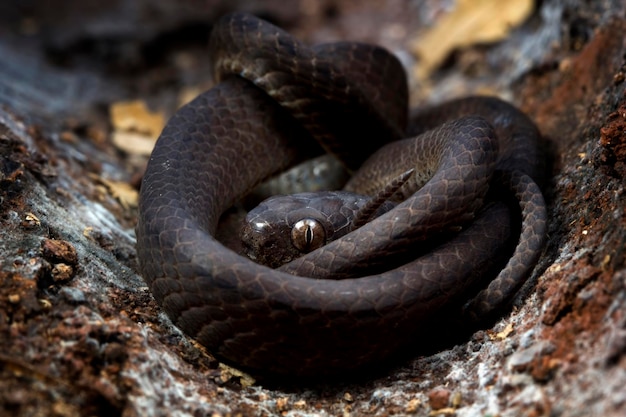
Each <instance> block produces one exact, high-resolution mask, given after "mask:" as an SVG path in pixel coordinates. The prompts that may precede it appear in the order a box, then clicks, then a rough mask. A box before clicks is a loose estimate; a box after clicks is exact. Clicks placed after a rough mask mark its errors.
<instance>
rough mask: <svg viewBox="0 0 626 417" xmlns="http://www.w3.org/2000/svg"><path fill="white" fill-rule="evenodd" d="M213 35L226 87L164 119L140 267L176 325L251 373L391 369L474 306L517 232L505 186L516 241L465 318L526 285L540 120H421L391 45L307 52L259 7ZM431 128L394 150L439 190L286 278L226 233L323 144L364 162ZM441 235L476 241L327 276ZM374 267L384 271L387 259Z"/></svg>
mask: <svg viewBox="0 0 626 417" xmlns="http://www.w3.org/2000/svg"><path fill="white" fill-rule="evenodd" d="M210 43H211V45H210V50H211V56H212V60H213V62H214V64H215V68H216V70H215V77H216V78H217V80H218V81H220V82H219V83H218V84H217V85H216V86H215V87H214V88H213V89H211V90H210V91H207V92H205V93H203V94H201V95H200V96H198V97H197V98H196V99H195V100H193V101H192V102H191V103H189V104H187V105H186V106H184V107H183V108H181V109H180V110H179V111H178V112H177V113H176V114H175V115H174V116H173V117H172V118H171V120H170V121H169V122H168V123H167V125H166V127H165V129H164V130H163V132H162V134H161V136H160V138H159V140H158V142H157V144H156V146H155V148H154V151H153V153H152V156H151V158H150V161H149V163H148V167H147V170H146V173H145V176H144V179H143V183H142V186H141V196H140V206H139V222H138V225H137V253H138V258H139V263H140V270H141V273H142V275H143V277H144V279H145V280H146V282H147V283H148V285H149V286H150V289H151V291H152V293H153V294H154V297H155V298H156V300H157V301H158V302H159V303H160V305H161V306H162V307H163V309H164V311H165V312H166V313H167V314H168V315H169V317H170V318H171V319H172V321H173V322H174V324H176V326H178V327H179V328H181V329H182V330H183V331H184V332H185V333H187V334H189V335H190V336H192V337H194V338H195V339H196V340H198V341H199V342H200V343H201V344H203V345H204V346H206V347H207V348H208V349H209V351H210V352H212V353H213V354H215V355H216V356H217V357H218V358H220V359H222V360H225V361H227V362H230V363H234V364H236V365H238V366H241V367H243V368H245V369H250V370H253V371H259V372H269V373H277V374H294V375H323V374H332V373H337V372H345V371H349V370H354V369H360V368H363V367H365V366H367V365H369V364H372V363H376V362H378V361H381V360H383V359H385V358H387V357H389V356H390V355H391V354H392V353H394V352H396V351H397V350H398V349H399V348H401V347H403V346H405V345H406V344H407V343H414V342H415V341H416V339H418V337H419V334H416V332H417V330H416V329H418V328H419V325H420V323H423V322H425V321H427V320H429V319H431V317H433V314H434V313H435V312H437V311H438V310H440V309H441V308H442V307H444V306H446V305H448V303H450V302H451V301H453V300H459V299H461V301H462V300H463V298H465V297H468V295H464V294H463V292H464V291H465V290H467V289H468V288H470V287H472V285H475V283H476V282H477V280H478V279H479V278H480V275H481V274H482V273H483V272H484V271H485V269H486V268H487V267H488V266H489V265H490V264H491V262H492V260H493V258H494V256H495V254H497V253H498V251H500V250H501V248H502V246H503V244H504V242H506V241H507V239H509V236H510V235H511V234H513V235H515V229H516V228H517V229H519V226H515V225H512V220H511V215H510V214H509V213H510V211H509V209H508V208H507V207H506V205H504V204H502V203H491V204H487V205H485V203H484V202H485V198H486V197H485V196H486V195H487V191H488V189H489V188H490V187H491V189H492V190H493V189H494V188H498V189H499V190H500V193H501V194H507V193H508V194H511V195H514V196H515V197H514V198H515V199H517V201H518V202H519V209H520V212H521V220H522V226H521V229H520V230H521V231H520V232H519V242H518V244H517V247H516V248H515V251H514V253H513V255H512V256H511V258H510V259H509V261H508V263H507V264H506V266H505V267H504V269H502V271H501V272H500V273H499V275H498V276H497V277H496V278H495V279H493V280H492V281H491V282H490V283H489V285H488V286H487V287H486V288H484V289H483V290H482V291H480V292H479V293H478V294H477V295H476V292H474V295H475V296H474V297H473V298H472V299H471V301H469V302H467V303H466V304H465V308H464V310H463V311H465V313H466V314H467V315H471V316H475V317H478V318H480V317H482V316H483V315H484V314H486V313H489V312H491V311H492V310H494V309H496V308H499V307H501V306H502V305H503V304H506V302H507V301H509V300H510V299H511V297H512V295H513V294H515V293H516V292H517V290H518V289H519V288H520V286H521V284H522V283H523V282H524V280H525V278H526V276H527V275H528V272H529V270H530V269H531V268H532V267H533V265H534V263H535V262H536V260H537V257H538V254H539V251H540V249H541V246H542V244H543V239H544V235H545V227H546V211H545V204H544V201H543V197H542V195H541V192H540V190H539V188H538V187H537V185H536V184H535V182H534V181H533V179H532V178H533V177H534V178H539V177H540V176H541V163H540V160H541V158H540V154H539V151H538V149H537V148H538V140H539V134H538V132H537V130H536V128H535V127H534V125H533V123H532V122H531V121H530V120H529V119H528V118H527V117H526V116H525V115H523V114H522V113H521V112H520V111H518V110H517V109H516V108H514V107H513V106H511V105H509V104H507V103H505V102H502V101H500V100H498V99H495V98H484V97H483V98H481V97H476V98H468V99H461V100H457V101H453V102H449V103H446V104H443V105H441V106H438V107H435V108H433V109H431V110H426V111H425V112H422V113H420V114H419V115H418V116H416V118H414V120H416V121H417V123H416V122H414V123H413V124H412V125H411V126H409V127H406V125H407V119H408V118H407V96H408V93H407V88H406V79H405V75H404V71H403V69H402V67H401V66H400V64H399V63H398V61H397V60H396V59H395V58H393V57H392V56H391V55H390V54H389V53H387V52H386V51H385V50H383V49H382V48H379V47H374V46H369V45H361V44H354V43H338V44H332V45H323V46H319V47H313V48H308V47H306V46H304V45H303V44H301V43H299V42H298V41H296V40H295V39H293V38H292V37H291V36H290V35H288V34H287V33H285V32H283V31H282V30H280V29H278V28H276V27H274V26H272V25H270V24H269V23H267V22H264V21H262V20H259V19H257V18H254V17H253V16H250V15H245V14H234V15H230V16H227V17H224V18H222V19H221V20H220V21H219V22H218V23H217V24H216V25H215V27H214V29H213V32H212V35H211V42H210ZM279 103H280V104H279ZM479 116H480V117H479ZM423 132H426V133H424V134H423V135H421V136H420V138H421V139H417V140H415V141H414V142H411V143H413V144H409V145H403V146H408V148H406V147H405V148H402V150H399V151H395V153H394V151H393V149H392V150H391V151H389V154H388V155H387V154H383V155H382V156H381V158H382V159H383V160H384V159H385V158H387V159H390V158H391V160H392V161H393V162H392V164H391V165H393V166H394V168H395V166H397V167H398V168H397V169H398V170H402V169H404V167H405V166H407V164H408V166H415V164H416V162H415V159H414V158H418V161H424V163H425V164H426V166H427V170H433V171H434V172H433V177H432V179H431V180H430V181H428V182H426V184H425V185H424V186H423V187H422V188H421V189H420V190H419V191H417V192H415V193H414V194H411V195H409V196H408V198H407V199H406V200H405V201H404V202H402V203H401V204H399V205H398V206H397V207H396V208H394V209H393V210H391V211H389V212H388V213H386V214H384V215H382V216H381V217H379V218H377V219H375V220H373V221H372V222H370V223H367V224H365V225H364V226H362V227H361V228H359V229H357V230H355V231H353V232H351V233H349V234H348V235H346V236H344V237H342V238H340V239H339V240H336V241H334V242H332V243H330V244H328V245H326V246H324V247H322V248H320V249H318V250H316V251H313V252H311V253H309V254H307V255H305V256H303V257H301V258H298V259H296V260H295V261H292V262H291V263H288V264H286V265H284V266H283V267H282V268H281V270H274V269H271V268H268V267H266V266H262V265H259V264H256V263H254V262H252V261H251V260H249V259H247V258H245V257H242V256H240V255H238V254H236V253H234V252H232V251H231V250H229V249H227V248H226V247H225V246H223V245H222V244H221V243H220V242H219V241H217V240H216V239H215V238H214V237H213V236H214V234H215V231H216V228H217V226H218V222H219V219H220V216H221V215H222V213H223V212H224V211H226V209H228V208H229V207H230V206H232V205H233V203H235V202H236V201H237V200H238V199H239V198H241V197H242V196H243V195H245V194H246V193H247V192H248V191H249V190H250V189H251V188H252V187H253V186H254V185H256V184H258V183H259V182H260V181H262V180H264V179H266V178H268V177H269V176H271V175H273V174H275V173H277V172H280V171H281V170H283V169H285V168H286V167H288V166H291V165H293V164H294V163H295V162H297V161H299V160H301V159H303V157H305V156H306V155H307V154H309V153H310V152H316V151H317V152H319V145H317V144H316V142H315V141H314V140H312V139H311V138H315V139H316V140H318V141H320V143H322V144H323V146H324V147H325V148H326V149H327V150H329V151H331V152H333V153H335V154H337V155H338V156H339V157H340V158H342V159H343V160H344V162H345V164H346V165H347V166H348V167H349V168H351V169H355V168H357V167H359V166H360V165H362V164H363V161H364V160H365V159H366V158H367V157H368V156H369V155H370V154H372V153H373V152H374V151H375V150H376V149H377V148H379V147H380V146H381V145H382V144H384V143H389V142H392V144H391V145H390V146H391V147H392V148H393V147H394V146H395V145H394V144H395V143H396V142H394V141H397V140H398V139H400V138H401V137H403V136H406V137H410V136H415V135H417V134H421V133H423ZM406 149H409V151H407V150H406ZM411 149H412V150H411ZM384 152H387V151H384ZM419 152H425V154H423V155H425V156H419V155H418V153H419ZM386 155H387V156H386ZM389 155H390V156H389ZM419 158H421V159H419ZM367 164H370V162H367V163H366V165H367ZM411 164H412V165H411ZM368 169H369V168H368ZM372 169H373V170H374V172H375V171H376V168H375V167H374V168H372ZM379 170H380V169H379ZM394 172H395V171H394ZM394 172H391V173H390V176H391V177H392V178H393V177H394V176H395V175H396V174H395V173H394ZM369 176H380V173H377V174H372V175H370V174H367V173H366V174H364V175H361V178H362V179H363V183H367V181H369V180H368V178H369ZM359 181H360V180H359ZM359 181H357V182H359ZM359 187H361V186H357V187H355V188H359ZM492 194H497V193H492ZM442 228H443V229H444V230H459V229H460V230H461V232H459V233H456V234H455V235H454V236H452V237H451V238H449V239H448V240H445V241H443V242H439V243H437V244H436V246H435V247H434V248H433V249H432V250H431V251H429V252H426V253H425V254H423V255H422V256H421V257H419V258H418V259H417V260H415V261H413V262H410V263H407V264H405V265H401V266H399V267H396V268H394V269H392V270H389V271H385V272H376V273H374V274H372V273H371V272H370V273H368V270H367V268H365V270H363V271H359V272H358V274H361V273H363V274H365V275H367V276H361V277H358V278H346V279H323V278H325V277H327V276H331V277H333V278H342V276H343V275H345V274H346V273H348V272H349V271H350V269H351V265H352V263H353V262H354V261H355V260H356V261H359V260H360V261H363V260H364V261H365V264H366V265H367V264H368V259H369V257H370V256H371V257H372V259H374V258H375V256H374V255H373V253H381V251H382V253H383V254H385V253H386V252H385V251H391V250H392V249H397V248H402V247H403V246H405V245H410V244H413V243H412V242H415V241H416V240H417V241H418V242H419V241H425V242H427V241H426V239H430V238H431V237H433V236H434V235H435V234H436V233H437V232H438V231H439V230H441V229H442ZM372 251H375V252H372ZM376 251H378V252H376ZM376 259H377V260H373V261H372V263H373V264H376V263H380V262H382V261H381V260H380V258H376ZM296 274H297V275H296ZM351 274H353V273H352V272H351ZM311 277H314V278H311Z"/></svg>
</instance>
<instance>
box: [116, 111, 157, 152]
mask: <svg viewBox="0 0 626 417" xmlns="http://www.w3.org/2000/svg"><path fill="white" fill-rule="evenodd" d="M110 112H111V123H112V124H113V129H114V131H113V143H114V144H115V145H116V146H117V147H118V148H120V149H122V150H123V151H125V152H128V153H132V154H140V155H149V154H150V152H151V151H152V148H153V147H154V142H155V141H156V138H157V137H158V136H159V134H160V133H161V131H162V130H163V126H164V125H165V116H164V115H163V113H161V112H153V111H151V110H150V109H148V107H147V106H146V103H145V102H143V101H140V100H137V101H123V102H118V103H114V104H113V105H112V106H111V108H110Z"/></svg>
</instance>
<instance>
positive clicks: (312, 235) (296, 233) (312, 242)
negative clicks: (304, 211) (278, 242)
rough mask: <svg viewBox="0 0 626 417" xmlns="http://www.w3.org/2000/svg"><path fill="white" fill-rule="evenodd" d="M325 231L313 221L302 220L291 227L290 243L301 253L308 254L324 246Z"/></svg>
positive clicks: (319, 224) (318, 223)
mask: <svg viewBox="0 0 626 417" xmlns="http://www.w3.org/2000/svg"><path fill="white" fill-rule="evenodd" d="M325 241H326V230H324V226H322V224H321V223H320V222H318V221H317V220H315V219H303V220H300V221H298V222H296V224H294V225H293V228H292V229H291V242H292V243H293V246H295V247H296V249H298V250H299V251H300V252H302V253H309V252H311V251H313V250H315V249H317V248H320V247H322V246H323V245H324V243H325Z"/></svg>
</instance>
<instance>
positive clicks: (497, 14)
mask: <svg viewBox="0 0 626 417" xmlns="http://www.w3.org/2000/svg"><path fill="white" fill-rule="evenodd" d="M533 3H534V2H533V1H532V0H507V1H501V0H458V2H457V5H456V7H455V9H454V10H453V11H451V12H450V13H448V14H446V15H445V16H443V17H442V18H441V19H440V20H439V21H438V22H437V24H436V25H435V26H433V28H432V29H430V30H429V31H427V32H426V33H424V34H421V35H419V36H418V37H417V38H416V40H415V41H414V42H413V44H412V45H411V49H412V51H413V52H414V53H415V54H416V55H417V56H419V58H420V60H421V70H420V74H419V75H420V76H421V77H426V76H428V74H430V72H431V71H432V70H433V69H434V68H436V67H437V66H438V65H440V64H441V63H442V62H443V60H444V59H445V58H446V57H447V56H448V54H449V53H450V52H451V51H452V50H453V49H455V48H461V47H464V46H468V45H472V44H475V43H484V42H495V41H498V40H500V39H502V38H504V37H506V35H507V34H508V33H509V31H510V30H511V29H512V28H513V27H515V26H517V25H519V24H520V23H522V22H523V21H524V20H525V19H526V18H528V16H529V15H530V14H531V12H532V10H533Z"/></svg>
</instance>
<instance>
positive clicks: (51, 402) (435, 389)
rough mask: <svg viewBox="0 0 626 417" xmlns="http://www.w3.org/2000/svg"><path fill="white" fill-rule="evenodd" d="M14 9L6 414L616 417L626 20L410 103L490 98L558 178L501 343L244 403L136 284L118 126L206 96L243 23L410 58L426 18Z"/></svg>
mask: <svg viewBox="0 0 626 417" xmlns="http://www.w3.org/2000/svg"><path fill="white" fill-rule="evenodd" d="M13 3H15V4H14V5H13V4H6V3H5V4H3V5H2V6H0V7H3V8H5V9H6V10H1V11H2V13H0V104H1V106H0V415H5V414H6V415H23V416H26V415H28V416H31V415H34V416H39V415H41V416H43V415H107V416H109V415H124V416H135V415H137V416H145V415H153V416H158V415H238V414H239V415H274V414H281V413H283V414H289V413H290V412H291V413H292V414H289V415H339V414H346V413H347V414H352V415H376V416H378V415H381V416H382V415H404V414H409V415H419V416H422V415H429V413H430V412H432V411H433V410H438V413H440V414H442V415H446V414H454V415H457V416H482V415H501V416H519V415H527V416H539V415H546V416H547V415H552V416H578V415H580V416H583V415H584V416H596V415H597V416H622V415H625V414H626V391H625V390H624V385H625V384H626V354H625V353H626V266H625V260H626V254H625V247H626V246H625V245H626V215H625V214H624V213H625V211H626V194H625V190H624V184H625V178H626V93H625V92H626V82H625V79H626V58H625V57H626V38H625V36H624V33H626V15H625V13H626V4H624V2H623V1H620V0H613V1H602V2H583V1H580V0H567V1H565V0H562V1H561V0H552V1H544V2H541V4H540V5H539V6H538V9H537V10H536V11H535V13H534V14H533V16H531V18H530V19H528V20H527V21H526V22H525V23H524V24H523V25H522V26H521V27H519V28H518V29H516V30H514V31H512V32H511V33H510V34H509V36H508V37H507V38H506V39H504V40H503V41H501V42H499V43H495V44H490V45H483V46H480V47H477V46H474V47H469V48H465V49H463V50H460V51H457V52H455V53H454V54H453V56H452V57H450V58H449V60H448V61H447V63H446V65H445V66H444V67H440V68H439V70H438V71H437V72H435V73H434V74H432V75H431V77H430V80H431V84H429V85H427V86H426V87H424V85H423V84H422V85H417V84H416V85H415V88H414V98H415V101H416V102H418V101H424V100H431V101H441V100H443V99H445V98H451V97H453V96H460V95H465V94H469V93H472V92H481V91H488V92H490V93H493V94H498V95H501V96H503V97H504V98H508V99H510V100H511V101H513V102H515V103H516V104H518V105H519V106H520V107H521V108H522V109H524V110H525V111H526V112H528V113H529V114H530V115H531V116H532V118H533V119H534V120H535V121H536V122H537V124H538V126H539V127H540V130H541V131H542V133H543V135H544V136H545V138H546V142H547V143H548V145H549V146H548V148H549V149H548V150H549V151H550V153H551V154H552V160H553V164H552V171H551V176H550V178H547V184H546V190H547V192H546V195H547V197H548V201H549V204H550V235H549V241H548V243H547V245H546V248H545V250H544V253H543V254H542V257H541V260H540V263H539V265H538V266H537V268H536V269H535V273H534V275H533V277H532V278H531V281H530V282H529V284H528V285H527V286H526V288H525V290H524V292H523V294H520V296H519V297H518V298H517V300H516V301H515V305H514V307H513V309H512V312H510V313H509V314H506V315H504V316H503V317H502V319H501V320H500V321H498V322H497V323H495V325H494V326H493V327H492V328H490V329H484V330H482V331H478V332H476V333H475V334H474V335H473V336H472V337H471V338H470V339H469V340H462V341H461V342H460V343H459V344H458V345H456V346H444V347H443V348H442V350H441V351H440V352H439V353H435V354H432V355H429V356H419V357H415V358H413V359H411V360H408V361H407V362H406V363H405V364H404V365H402V366H400V367H399V368H397V369H395V370H390V371H389V372H388V373H387V374H384V375H376V376H373V377H372V378H371V379H360V380H358V381H354V382H350V383H343V384H325V385H315V386H314V387H311V386H305V387H302V386H295V385H287V384H273V385H272V386H271V387H267V386H264V385H265V384H264V383H263V382H258V383H256V385H253V386H252V387H250V386H248V385H246V383H247V380H246V379H245V378H244V377H240V376H235V375H233V374H232V373H231V371H229V370H225V369H223V368H221V367H219V365H218V363H217V362H216V361H215V360H214V359H212V358H211V356H210V355H208V354H206V352H204V351H203V350H202V349H201V348H200V347H199V346H197V345H196V344H194V343H193V342H192V341H191V340H190V339H188V338H186V337H185V336H184V335H182V334H181V333H180V332H179V331H178V330H176V329H175V328H174V327H172V325H171V323H170V322H169V321H168V320H167V319H166V317H165V316H164V315H163V314H162V312H161V310H160V309H159V307H158V306H157V305H156V303H155V302H154V300H153V299H152V297H151V295H150V293H149V292H148V290H147V288H146V286H145V284H144V282H143V281H142V279H141V277H139V276H138V275H137V273H136V270H137V268H136V266H137V261H136V257H135V249H134V231H133V228H134V224H135V221H136V218H135V217H136V208H135V207H133V202H134V199H133V194H134V193H135V192H136V189H133V188H131V189H130V191H129V190H128V189H127V188H126V187H125V185H128V184H130V185H132V186H134V187H136V186H137V183H138V181H137V178H138V177H139V176H140V175H141V171H142V169H143V165H144V164H145V160H146V156H145V155H143V156H142V155H137V154H133V153H132V152H131V153H128V152H130V151H128V150H126V151H121V150H120V149H119V148H117V147H115V146H113V142H112V140H111V139H110V138H111V135H110V133H111V131H110V130H111V127H110V125H109V124H108V114H107V110H108V109H109V106H110V104H111V103H113V102H116V101H119V100H122V99H128V98H141V99H142V100H144V101H146V102H148V103H150V104H151V105H153V106H155V107H156V108H160V109H163V110H164V111H166V112H169V113H171V112H172V111H173V110H174V108H175V105H176V94H177V92H178V90H179V88H180V85H187V86H200V85H209V84H210V81H209V72H208V62H207V59H206V53H205V52H204V48H205V44H206V36H207V33H208V30H209V28H210V22H211V20H212V19H214V18H215V17H217V16H218V15H219V14H221V13H224V12H226V11H228V10H231V9H233V8H237V9H239V10H246V11H254V12H257V13H262V14H263V15H264V16H267V17H272V18H274V19H275V21H277V22H278V23H279V24H282V25H285V26H286V27H287V28H288V29H289V30H291V31H294V32H295V33H296V34H297V35H298V36H301V37H303V38H304V39H307V40H309V41H320V40H328V39H331V38H335V39H337V38H341V39H359V40H366V41H375V42H380V43H383V44H385V45H386V46H388V47H390V48H391V49H393V50H395V51H398V52H399V53H400V56H402V57H405V58H406V57H410V54H409V53H408V52H407V49H408V48H409V46H408V45H409V43H410V42H409V41H411V40H413V39H414V37H415V36H416V34H417V33H419V32H418V31H419V30H420V28H423V25H424V22H425V21H427V20H428V16H430V15H427V12H433V11H437V9H436V6H434V5H433V4H435V3H433V2H426V1H410V0H402V1H383V2H379V1H373V0H372V1H363V2H350V1H341V0H334V1H333V0H327V1H324V2H316V1H315V2H313V1H306V0H300V1H294V2H279V1H269V2H262V1H252V0H249V1H243V0H240V1H237V2H226V1H223V2H222V1H218V0H214V1H207V2H194V1H191V0H189V1H185V2H180V1H179V2H152V1H136V2H125V1H119V2H108V3H107V2H95V1H80V2H79V1H71V0H66V1H65V2H64V3H65V7H64V8H58V7H57V6H55V8H47V7H48V6H46V5H47V4H48V2H43V1H42V2H29V5H30V7H31V9H30V10H24V9H20V7H23V6H19V4H20V2H13ZM181 3H182V5H181ZM196 3H202V4H201V5H198V4H196ZM130 4H132V7H131V6H129V5H130ZM157 4H158V6H157ZM285 4H287V5H285ZM79 5H80V6H79ZM432 15H433V16H434V15H436V13H434V12H433V13H432ZM432 24H434V25H436V24H437V22H436V21H435V22H432ZM390 34H394V35H393V36H392V35H390ZM407 61H408V62H407V64H408V65H412V64H413V63H412V62H411V61H410V59H407ZM197 88H200V87H197ZM427 93H428V94H427ZM427 95H428V98H427V97H426V96H427ZM128 195H130V197H125V196H128ZM435 414H436V413H435Z"/></svg>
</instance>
